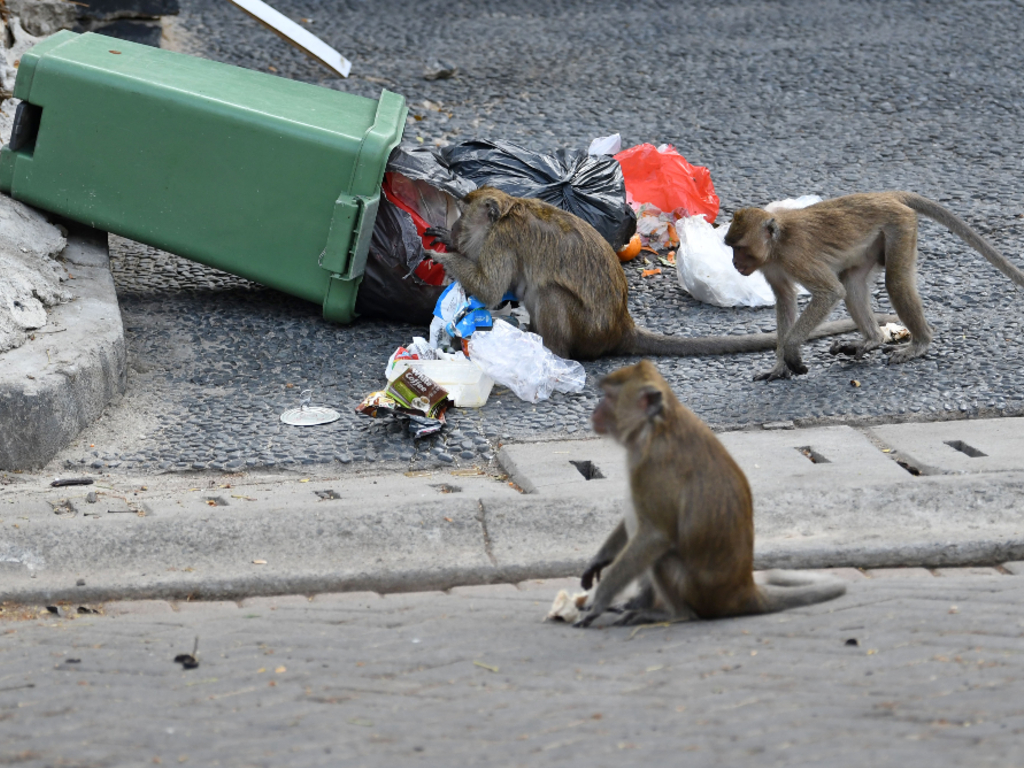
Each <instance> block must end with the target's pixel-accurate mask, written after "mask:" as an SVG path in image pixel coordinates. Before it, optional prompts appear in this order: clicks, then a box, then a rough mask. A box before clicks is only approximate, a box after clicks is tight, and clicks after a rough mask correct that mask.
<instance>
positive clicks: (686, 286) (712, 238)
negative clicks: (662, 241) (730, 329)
mask: <svg viewBox="0 0 1024 768" xmlns="http://www.w3.org/2000/svg"><path fill="white" fill-rule="evenodd" d="M728 231H729V227H728V226H724V227H718V228H717V229H716V228H715V227H712V226H711V225H710V224H708V223H707V222H706V221H705V220H704V217H703V216H686V217H684V218H682V219H679V220H678V221H677V222H676V234H678V235H679V249H678V250H677V251H676V272H677V273H678V275H679V284H680V285H682V286H683V290H684V291H686V292H687V293H689V294H690V295H691V296H693V298H695V299H697V300H698V301H703V302H706V303H708V304H714V305H715V306H718V307H736V306H740V307H771V306H774V304H775V295H774V294H773V293H772V289H771V287H770V286H769V285H768V283H767V281H766V280H765V279H764V275H762V274H761V273H760V272H755V273H754V274H752V275H751V276H750V277H744V276H743V275H741V274H740V273H739V272H737V271H736V268H735V267H734V266H733V265H732V248H730V247H729V246H727V245H726V244H725V233H726V232H728Z"/></svg>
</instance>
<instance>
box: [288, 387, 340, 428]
mask: <svg viewBox="0 0 1024 768" xmlns="http://www.w3.org/2000/svg"><path fill="white" fill-rule="evenodd" d="M299 397H300V400H299V403H300V405H299V407H298V408H289V409H288V410H287V411H285V412H284V413H282V414H281V421H283V422H284V423H285V424H291V425H292V426H296V427H311V426H316V425H318V424H330V423H331V422H332V421H337V420H338V419H340V418H341V414H340V413H338V412H337V411H336V410H334V409H333V408H324V407H322V406H311V405H310V402H311V401H312V399H313V390H312V389H304V390H302V392H301V393H299Z"/></svg>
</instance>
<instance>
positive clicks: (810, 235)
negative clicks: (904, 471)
mask: <svg viewBox="0 0 1024 768" xmlns="http://www.w3.org/2000/svg"><path fill="white" fill-rule="evenodd" d="M917 214H921V215H923V216H927V217H928V218H929V219H933V220H934V221H937V222H938V223H940V224H942V225H943V226H944V227H946V228H947V229H949V231H950V232H952V233H953V234H954V235H956V236H957V237H959V238H960V239H961V240H963V241H964V242H965V243H967V244H968V245H969V246H971V247H972V248H974V249H975V250H976V251H978V253H980V254H981V255H982V256H984V257H985V258H986V259H988V261H989V262H990V263H991V264H992V265H993V266H994V267H995V268H996V269H998V270H999V271H1000V272H1002V273H1003V274H1004V275H1006V276H1007V277H1009V278H1010V279H1011V280H1012V281H1013V282H1014V283H1016V284H1017V285H1020V286H1024V272H1021V271H1020V270H1019V269H1017V268H1016V267H1015V266H1013V264H1011V263H1010V262H1009V261H1007V259H1006V258H1005V257H1004V256H1003V255H1002V254H1000V253H999V252H998V251H997V250H996V249H995V248H993V247H992V245H991V244H990V243H989V242H988V241H987V240H985V238H983V237H982V236H981V235H979V234H978V233H977V232H975V231H974V230H973V229H971V228H970V227H969V226H968V225H967V224H966V223H965V222H964V221H963V220H962V219H961V218H960V217H958V216H957V215H956V214H954V213H953V212H952V211H950V210H948V209H947V208H944V207H943V206H941V205H939V204H938V203H936V202H933V201H932V200H929V199H928V198H926V197H921V196H920V195H916V194H914V193H913V192H875V193H869V194H859V195H847V196H846V197H837V198H835V199H834V200H825V201H823V202H820V203H817V204H815V205H811V206H808V207H807V208H799V209H781V210H776V211H772V212H768V211H765V210H763V209H760V208H743V209H742V210H739V211H737V212H736V215H735V217H734V218H733V220H732V226H730V227H729V232H728V233H727V234H726V236H725V244H726V245H728V246H730V247H731V248H732V253H733V256H732V263H733V266H734V267H735V268H736V269H737V270H738V271H739V272H740V273H741V274H744V275H750V274H753V273H754V272H756V271H757V270H761V272H762V274H764V276H765V279H766V280H767V281H768V284H769V285H770V286H771V287H772V291H774V293H775V314H776V319H777V329H776V330H777V333H778V347H777V349H776V354H775V357H776V360H775V367H774V368H772V369H771V370H770V371H765V372H764V373H760V374H757V375H756V376H755V377H754V380H755V381H760V380H767V381H772V380H773V379H788V378H791V377H792V376H793V374H803V373H807V367H806V366H805V365H804V364H803V360H802V359H801V357H800V347H801V345H802V344H803V343H804V342H805V341H806V340H807V339H808V337H809V336H810V335H811V334H812V333H813V331H814V329H815V328H817V327H818V325H819V324H820V323H821V322H822V320H824V319H825V318H826V317H828V315H829V313H831V312H832V310H833V309H834V308H835V306H836V305H837V304H838V303H839V302H840V301H845V302H846V308H847V310H848V311H849V313H850V317H852V318H853V321H854V322H855V323H856V324H857V328H859V329H860V332H861V333H862V334H863V335H864V341H862V342H860V343H859V344H841V343H839V342H835V343H833V345H832V349H831V352H832V354H840V353H844V354H853V355H854V356H855V357H856V358H857V359H858V360H859V359H860V358H862V357H863V356H864V354H865V353H866V352H869V351H871V350H872V349H875V348H876V347H879V346H881V344H882V341H883V339H882V333H881V331H880V330H879V328H878V324H877V323H876V322H875V316H874V315H873V314H872V312H871V305H870V298H871V294H870V288H869V281H870V279H871V277H872V276H873V275H874V273H875V271H876V270H878V269H883V270H885V288H886V290H887V291H888V293H889V301H891V302H892V306H893V308H894V309H895V310H896V314H897V315H899V318H900V320H902V321H903V324H904V325H906V327H907V330H909V331H910V343H909V344H907V345H906V346H903V347H900V348H898V349H896V350H895V351H894V352H893V353H892V354H891V355H890V356H889V362H890V363H905V362H907V361H908V360H912V359H914V358H915V357H920V356H921V355H923V354H924V353H925V352H926V351H927V349H928V345H929V344H930V343H931V340H932V331H931V328H929V327H928V323H927V322H926V321H925V319H924V307H923V306H922V305H921V297H920V295H919V294H918V292H917V281H916V277H917V276H916V262H917ZM796 283H799V284H800V285H802V286H803V287H804V288H806V289H807V290H808V291H810V292H811V300H810V302H809V303H808V305H807V307H806V308H805V309H804V311H803V313H802V314H801V315H800V317H799V318H797V311H796V287H795V284H796Z"/></svg>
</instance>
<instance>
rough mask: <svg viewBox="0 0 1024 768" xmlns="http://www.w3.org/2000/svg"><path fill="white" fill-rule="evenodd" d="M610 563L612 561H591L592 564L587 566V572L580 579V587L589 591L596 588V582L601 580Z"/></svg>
mask: <svg viewBox="0 0 1024 768" xmlns="http://www.w3.org/2000/svg"><path fill="white" fill-rule="evenodd" d="M610 562H611V560H591V561H590V564H589V565H588V566H587V570H585V571H584V572H583V575H582V576H581V577H580V586H581V587H583V588H584V589H586V590H588V591H589V590H590V588H591V587H592V586H594V581H595V580H597V581H600V580H601V571H603V570H604V567H605V566H606V565H608V564H609V563H610Z"/></svg>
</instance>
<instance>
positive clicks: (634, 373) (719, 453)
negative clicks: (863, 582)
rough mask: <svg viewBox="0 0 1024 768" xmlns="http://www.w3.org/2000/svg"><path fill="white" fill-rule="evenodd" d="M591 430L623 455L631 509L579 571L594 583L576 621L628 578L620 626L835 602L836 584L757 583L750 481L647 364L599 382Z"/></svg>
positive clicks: (825, 579) (817, 579) (772, 576)
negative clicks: (631, 593) (630, 595)
mask: <svg viewBox="0 0 1024 768" xmlns="http://www.w3.org/2000/svg"><path fill="white" fill-rule="evenodd" d="M601 389H602V390H603V391H604V398H603V399H602V400H601V402H600V404H599V405H598V406H597V408H596V409H595V411H594V415H593V422H594V430H595V431H596V432H598V433H600V434H609V435H611V436H612V437H613V438H615V440H617V441H618V442H619V443H621V444H622V445H624V446H625V447H626V450H627V457H628V458H627V461H628V468H629V485H630V490H631V493H632V501H633V504H632V508H631V509H630V511H629V512H627V514H626V517H625V519H624V520H623V521H622V522H620V523H619V524H618V526H616V528H615V530H614V531H613V532H612V534H611V536H609V537H608V540H607V541H605V543H604V545H603V546H602V547H601V549H600V550H599V551H598V553H597V554H596V555H595V556H594V558H593V559H592V560H591V561H590V563H589V564H588V566H587V569H586V571H584V573H583V577H582V579H581V583H582V585H583V588H584V589H587V590H589V589H590V588H591V586H592V585H593V583H594V579H598V580H599V582H598V586H597V589H596V590H595V592H594V593H593V595H592V596H591V598H590V605H589V606H585V610H586V613H585V614H584V616H583V617H582V618H581V619H580V620H579V621H578V622H577V623H576V626H578V627H586V626H589V625H590V624H591V622H593V621H594V619H596V618H597V617H598V616H600V615H601V614H602V613H604V612H605V611H607V610H609V609H611V610H616V609H615V608H613V607H612V602H613V601H614V599H615V598H616V596H617V595H618V594H619V593H620V592H622V590H623V589H625V588H626V587H627V586H628V585H630V584H631V583H632V582H633V581H635V580H637V579H640V580H641V582H640V583H641V591H640V594H639V595H638V596H637V597H636V598H634V599H633V600H631V601H629V602H627V603H626V604H625V606H623V608H622V609H621V610H622V615H621V616H620V618H619V619H618V621H616V622H615V623H616V624H622V625H628V624H644V623H649V622H661V621H683V620H688V619H693V618H702V619H711V618H718V617H723V616H740V615H744V614H758V613H771V612H773V611H781V610H784V609H786V608H794V607H797V606H803V605H810V604H812V603H819V602H822V601H825V600H831V599H833V598H836V597H839V596H840V595H842V594H844V593H845V592H846V586H845V584H844V583H843V582H842V581H840V580H839V579H837V578H835V577H832V576H825V575H822V574H813V573H801V572H798V571H769V572H768V574H767V575H768V583H767V584H765V585H758V584H755V583H754V577H753V562H754V510H753V504H752V501H751V496H750V486H749V485H748V484H747V478H746V476H745V475H744V474H743V471H742V470H741V469H740V468H739V466H738V465H737V464H736V462H735V461H734V460H733V458H732V456H730V455H729V453H728V451H726V449H725V447H724V446H723V445H722V444H721V442H719V440H718V438H717V437H715V434H714V433H713V432H712V431H711V430H710V429H709V428H708V426H707V425H706V424H704V422H702V421H701V420H700V419H699V418H697V416H696V415H695V414H694V413H693V412H692V411H690V410H689V409H688V408H686V407H685V406H683V405H682V404H681V403H680V402H679V400H677V399H676V396H675V395H674V394H673V393H672V390H671V389H670V388H669V386H668V383H667V382H666V381H665V379H664V378H662V376H661V374H659V373H658V371H657V369H656V368H655V367H654V365H653V364H652V363H651V362H650V361H647V360H643V361H641V362H640V363H638V364H636V365H633V366H630V367H628V368H621V369H619V370H617V371H615V372H613V373H611V374H609V375H608V376H606V377H605V378H604V379H603V380H602V382H601Z"/></svg>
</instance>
